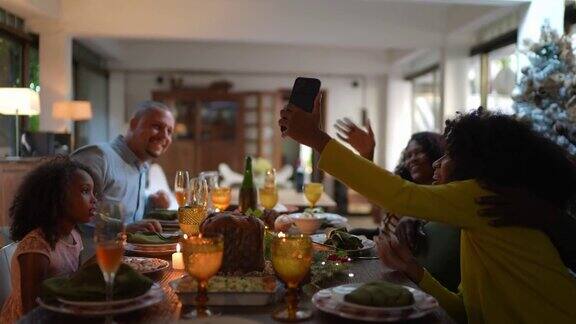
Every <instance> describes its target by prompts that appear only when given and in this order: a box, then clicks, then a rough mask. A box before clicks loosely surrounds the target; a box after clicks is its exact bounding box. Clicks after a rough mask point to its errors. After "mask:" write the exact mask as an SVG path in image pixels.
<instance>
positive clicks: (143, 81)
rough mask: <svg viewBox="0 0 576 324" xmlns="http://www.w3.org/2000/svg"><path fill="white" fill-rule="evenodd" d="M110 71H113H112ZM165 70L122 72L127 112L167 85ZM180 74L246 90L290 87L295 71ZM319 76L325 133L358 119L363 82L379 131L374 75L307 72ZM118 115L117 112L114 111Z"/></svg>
mask: <svg viewBox="0 0 576 324" xmlns="http://www.w3.org/2000/svg"><path fill="white" fill-rule="evenodd" d="M113 74H114V73H113ZM159 75H163V76H164V80H165V81H164V85H157V84H156V78H157V76H159ZM167 75H168V73H166V74H164V73H158V72H145V71H141V72H138V71H127V72H125V84H124V89H125V107H127V108H126V109H128V112H130V111H131V110H132V109H133V107H134V106H135V105H136V104H137V103H138V102H139V101H142V100H148V99H150V98H151V92H152V91H153V90H158V89H166V88H167V87H168V83H169V82H168V77H166V76H167ZM178 75H179V76H182V78H183V80H184V84H185V85H186V86H197V87H205V86H207V85H208V84H209V83H210V82H213V81H218V80H228V81H230V82H232V83H233V84H234V87H233V91H250V90H264V91H266V90H277V89H280V88H283V89H290V88H291V87H292V83H293V82H294V79H295V77H297V76H298V75H296V74H294V75H289V74H255V73H253V74H249V73H242V74H226V73H222V74H186V73H181V74H178ZM311 76H315V77H318V78H320V79H321V81H322V88H323V89H326V91H327V98H325V100H326V103H327V110H328V111H327V120H326V125H327V126H328V129H327V131H328V133H329V134H330V135H332V136H335V132H334V129H333V127H332V125H333V124H334V123H335V122H336V120H337V119H338V118H344V117H349V118H351V119H352V120H354V121H355V122H358V123H359V122H360V118H361V113H360V112H361V108H362V104H363V99H362V98H363V96H364V94H363V90H362V87H363V86H364V85H363V84H364V83H365V84H366V85H365V86H366V94H365V98H366V99H365V104H366V107H367V110H368V117H369V118H371V120H372V126H373V129H374V133H375V134H379V132H380V127H379V124H378V122H377V121H378V119H379V113H378V111H379V109H380V108H381V105H380V103H379V102H378V99H379V97H378V88H379V86H378V84H377V80H376V79H374V78H366V79H364V78H362V77H360V76H359V77H352V76H323V75H319V76H318V75H311ZM354 81H358V82H359V86H358V87H356V88H354V87H352V82H354ZM113 106H114V107H120V106H121V104H120V103H111V105H110V107H113ZM118 115H120V114H119V113H118Z"/></svg>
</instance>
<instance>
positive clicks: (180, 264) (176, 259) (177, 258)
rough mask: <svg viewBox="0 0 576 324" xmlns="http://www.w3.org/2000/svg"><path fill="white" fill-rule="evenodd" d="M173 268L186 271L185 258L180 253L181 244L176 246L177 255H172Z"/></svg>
mask: <svg viewBox="0 0 576 324" xmlns="http://www.w3.org/2000/svg"><path fill="white" fill-rule="evenodd" d="M172 268H173V269H174V270H184V257H183V256H182V252H180V243H178V244H176V253H173V254H172Z"/></svg>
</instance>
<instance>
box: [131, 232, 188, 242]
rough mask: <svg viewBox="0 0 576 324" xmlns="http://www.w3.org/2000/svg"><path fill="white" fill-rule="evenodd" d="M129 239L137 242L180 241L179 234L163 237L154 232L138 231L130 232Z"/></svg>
mask: <svg viewBox="0 0 576 324" xmlns="http://www.w3.org/2000/svg"><path fill="white" fill-rule="evenodd" d="M127 241H128V243H136V244H171V243H178V236H171V237H169V238H163V237H160V236H159V235H158V234H156V233H154V232H136V233H128V239H127Z"/></svg>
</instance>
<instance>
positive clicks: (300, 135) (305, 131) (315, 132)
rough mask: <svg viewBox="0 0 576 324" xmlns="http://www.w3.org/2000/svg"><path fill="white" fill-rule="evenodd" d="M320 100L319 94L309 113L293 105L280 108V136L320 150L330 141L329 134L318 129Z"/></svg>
mask: <svg viewBox="0 0 576 324" xmlns="http://www.w3.org/2000/svg"><path fill="white" fill-rule="evenodd" d="M321 100H322V98H321V95H320V94H319V95H318V96H317V97H316V99H315V100H314V110H313V111H312V112H311V113H309V112H306V111H304V110H303V109H300V108H298V107H295V106H293V105H288V106H287V107H286V108H284V109H282V110H281V111H280V117H281V118H280V120H279V121H278V125H280V127H281V128H283V131H282V137H286V136H288V137H290V138H292V139H293V140H295V141H296V142H298V143H300V144H304V145H306V146H310V147H311V148H313V149H315V150H316V151H318V152H322V150H323V149H324V146H326V144H328V142H329V141H330V136H328V134H326V133H325V132H323V131H322V130H321V129H320V103H321Z"/></svg>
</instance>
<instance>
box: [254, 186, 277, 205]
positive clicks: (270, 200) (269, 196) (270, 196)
mask: <svg viewBox="0 0 576 324" xmlns="http://www.w3.org/2000/svg"><path fill="white" fill-rule="evenodd" d="M258 192H259V194H260V204H262V207H264V208H265V209H273V208H274V207H275V206H276V204H277V203H278V189H276V187H264V188H260V189H258Z"/></svg>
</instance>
